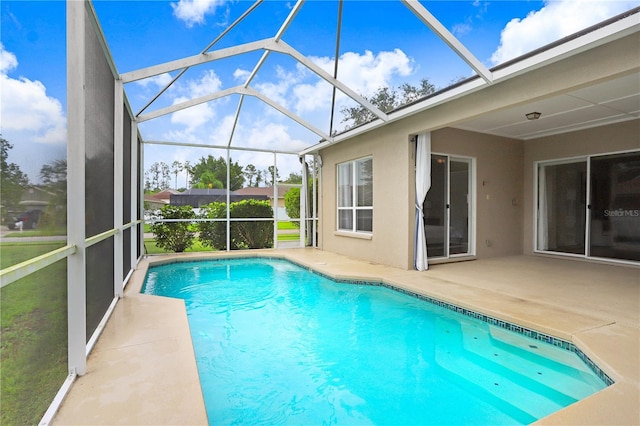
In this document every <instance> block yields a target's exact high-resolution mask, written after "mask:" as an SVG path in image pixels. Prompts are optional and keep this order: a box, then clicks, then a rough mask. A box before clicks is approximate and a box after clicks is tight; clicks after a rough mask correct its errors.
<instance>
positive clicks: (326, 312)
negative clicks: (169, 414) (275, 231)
mask: <svg viewBox="0 0 640 426" xmlns="http://www.w3.org/2000/svg"><path fill="white" fill-rule="evenodd" d="M142 291H143V292H144V293H148V294H156V295H161V296H169V297H178V298H182V299H184V300H185V304H186V307H187V314H188V317H189V325H190V329H191V334H192V339H193V345H194V350H195V353H196V358H197V364H198V370H199V374H200V381H201V385H202V390H203V395H204V399H205V404H206V407H207V415H208V417H209V421H210V423H212V424H238V423H251V424H284V423H287V424H292V423H293V424H320V423H343V424H344V423H346V424H489V423H491V424H526V423H530V422H532V421H535V420H537V419H539V418H542V417H544V416H546V415H548V414H550V413H552V412H554V411H557V410H559V409H561V408H563V407H565V406H567V405H570V404H572V403H573V402H575V401H577V400H579V399H582V398H585V397H586V396H588V395H590V394H592V393H594V392H597V391H598V390H600V389H603V388H604V387H606V383H605V381H607V378H606V376H605V377H604V380H603V378H602V376H603V375H602V373H601V372H600V374H596V373H595V372H594V371H592V369H590V368H589V367H588V366H587V365H586V364H585V362H583V359H581V357H580V356H578V354H576V353H575V352H574V351H573V350H575V348H574V347H573V346H572V345H571V344H570V343H568V342H562V341H558V340H553V341H551V343H553V344H551V343H547V341H550V340H549V339H550V338H549V336H544V335H542V334H539V333H535V332H533V331H531V330H525V329H521V328H518V327H517V326H511V325H508V324H505V323H502V322H501V321H497V320H493V319H487V318H485V317H483V316H482V315H479V314H475V313H470V312H469V311H466V312H465V313H466V315H463V314H461V313H458V312H455V310H454V309H452V308H453V307H452V306H450V305H447V304H443V303H440V305H441V306H439V305H438V304H435V303H430V302H429V301H425V300H422V299H420V298H417V297H413V296H411V295H407V294H404V293H402V292H399V291H395V290H392V289H390V288H387V287H385V286H381V285H369V284H365V283H350V284H346V283H336V282H334V281H332V280H330V279H328V278H327V277H324V276H321V275H319V274H315V273H312V272H310V271H308V270H306V269H304V268H302V267H299V266H297V265H295V264H292V263H290V262H287V261H284V260H280V259H265V258H251V259H232V260H213V261H195V262H179V263H171V264H165V265H158V266H153V267H151V268H150V269H149V272H148V274H147V278H146V280H145V284H144V286H143V290H142ZM474 316H476V317H479V318H474ZM480 318H481V319H485V321H482V320H481V319H480ZM487 321H489V322H487ZM505 327H506V328H510V327H511V328H513V327H515V328H516V329H517V330H518V331H520V333H515V332H513V331H510V330H507V329H506V328H505ZM524 334H529V335H532V336H534V337H536V338H533V337H528V336H525V335H524ZM545 340H546V341H545ZM559 346H560V347H559ZM563 347H565V348H568V349H572V350H566V349H563ZM581 355H582V358H585V357H584V355H583V354H581ZM587 361H588V359H587Z"/></svg>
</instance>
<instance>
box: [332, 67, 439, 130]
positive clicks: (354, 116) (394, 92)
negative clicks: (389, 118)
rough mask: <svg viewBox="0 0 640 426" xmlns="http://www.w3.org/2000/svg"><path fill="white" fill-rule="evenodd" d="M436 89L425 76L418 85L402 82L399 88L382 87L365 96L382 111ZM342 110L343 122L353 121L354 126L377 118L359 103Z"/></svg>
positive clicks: (409, 101) (387, 110) (412, 100)
mask: <svg viewBox="0 0 640 426" xmlns="http://www.w3.org/2000/svg"><path fill="white" fill-rule="evenodd" d="M398 90H399V91H400V94H399V93H398ZM435 91H436V88H435V86H434V85H433V84H431V83H429V80H427V79H426V78H423V79H422V80H420V84H419V86H418V87H415V86H412V85H410V84H408V83H405V84H402V85H401V86H400V87H399V89H394V88H389V87H380V88H379V89H378V91H377V92H376V93H374V94H373V95H372V96H371V97H370V98H367V97H366V96H365V99H367V100H368V101H369V102H371V103H372V104H373V105H375V106H376V107H378V109H380V110H381V111H383V112H389V111H391V110H394V109H396V108H399V107H401V106H403V105H406V104H408V103H411V102H414V101H416V100H418V99H420V98H424V97H425V96H428V95H430V94H432V93H434V92H435ZM340 112H341V113H342V116H343V117H342V122H343V123H351V124H352V125H353V126H359V125H361V124H364V123H367V122H369V121H371V120H373V119H375V118H376V116H375V115H374V114H373V113H372V112H371V111H369V110H368V109H367V108H365V107H363V106H362V105H359V104H358V105H356V106H353V107H343V108H342V109H341V110H340Z"/></svg>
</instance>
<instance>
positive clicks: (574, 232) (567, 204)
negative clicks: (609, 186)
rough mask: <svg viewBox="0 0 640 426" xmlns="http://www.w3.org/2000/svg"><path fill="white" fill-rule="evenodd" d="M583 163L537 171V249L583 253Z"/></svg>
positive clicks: (547, 166) (547, 167) (584, 203)
mask: <svg viewBox="0 0 640 426" xmlns="http://www.w3.org/2000/svg"><path fill="white" fill-rule="evenodd" d="M586 205H587V162H586V160H582V161H575V162H570V163H564V164H563V163H561V164H548V165H541V166H540V167H539V169H538V245H537V248H538V250H545V251H555V252H561V253H573V254H585V229H586V215H585V208H586Z"/></svg>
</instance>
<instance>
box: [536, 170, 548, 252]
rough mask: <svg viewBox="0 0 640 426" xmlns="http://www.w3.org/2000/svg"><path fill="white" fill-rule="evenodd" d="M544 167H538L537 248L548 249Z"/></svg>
mask: <svg viewBox="0 0 640 426" xmlns="http://www.w3.org/2000/svg"><path fill="white" fill-rule="evenodd" d="M546 170H547V169H546V167H545V166H540V167H538V241H537V249H538V250H549V239H548V236H549V211H548V207H547V189H548V188H547V173H546Z"/></svg>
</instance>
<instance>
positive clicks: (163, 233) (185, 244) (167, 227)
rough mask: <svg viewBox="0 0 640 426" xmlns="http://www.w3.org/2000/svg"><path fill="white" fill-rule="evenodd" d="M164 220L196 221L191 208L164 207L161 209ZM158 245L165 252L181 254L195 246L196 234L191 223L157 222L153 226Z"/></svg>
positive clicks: (152, 229)
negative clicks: (191, 227)
mask: <svg viewBox="0 0 640 426" xmlns="http://www.w3.org/2000/svg"><path fill="white" fill-rule="evenodd" d="M160 217H161V218H162V219H195V217H196V214H195V212H194V211H193V209H192V208H191V206H164V207H162V208H161V209H160ZM151 232H153V234H154V235H155V238H156V245H157V246H158V247H160V248H162V249H164V250H167V251H172V252H176V253H181V252H183V251H185V250H186V249H188V248H190V247H191V246H192V245H193V240H194V238H195V232H193V231H192V230H191V229H190V223H189V222H156V223H154V224H152V225H151Z"/></svg>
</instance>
